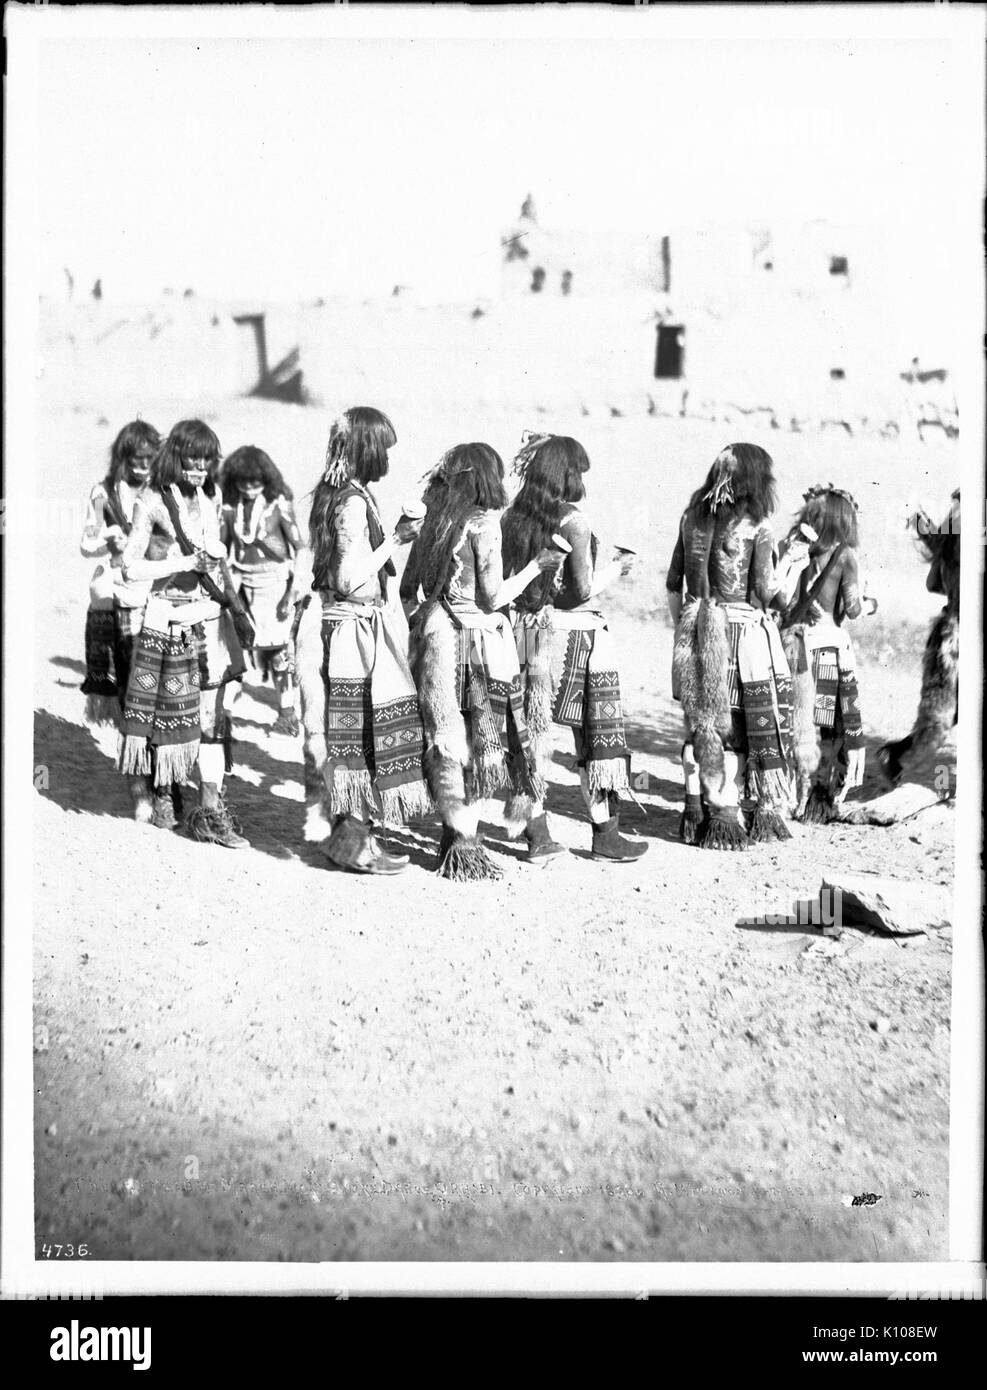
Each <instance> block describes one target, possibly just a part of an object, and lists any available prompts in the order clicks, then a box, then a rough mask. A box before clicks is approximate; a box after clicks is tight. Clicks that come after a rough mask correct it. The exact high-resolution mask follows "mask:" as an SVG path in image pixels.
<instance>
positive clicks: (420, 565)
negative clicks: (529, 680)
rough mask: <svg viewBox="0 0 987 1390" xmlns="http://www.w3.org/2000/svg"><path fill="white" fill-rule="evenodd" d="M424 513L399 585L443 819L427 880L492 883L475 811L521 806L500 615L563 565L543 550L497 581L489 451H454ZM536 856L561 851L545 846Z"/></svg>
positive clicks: (509, 665)
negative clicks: (507, 803)
mask: <svg viewBox="0 0 987 1390" xmlns="http://www.w3.org/2000/svg"><path fill="white" fill-rule="evenodd" d="M426 496H427V499H428V512H427V515H426V518H425V523H424V525H423V527H422V530H421V533H420V535H419V536H418V538H417V539H416V541H415V542H414V545H413V546H412V550H411V554H410V556H409V557H408V564H407V566H406V568H405V572H404V575H403V577H402V581H401V597H402V598H403V599H404V600H405V601H406V604H412V603H414V602H415V601H416V600H417V599H418V598H419V597H420V596H421V597H423V599H424V602H423V604H422V607H421V608H420V609H419V610H418V612H417V613H416V614H415V618H414V621H413V623H412V645H411V651H412V657H411V669H412V672H413V673H414V676H415V683H416V684H417V686H418V698H419V702H420V704H421V710H422V718H423V720H424V724H425V772H426V777H427V780H428V786H429V791H430V792H431V793H432V798H433V800H434V801H435V804H436V806H437V808H438V811H439V814H440V816H441V817H442V827H443V829H442V843H441V846H440V849H439V864H438V872H439V873H440V874H441V875H442V876H443V877H444V878H452V879H483V878H499V877H500V873H501V871H500V868H499V867H498V866H497V865H496V864H495V863H494V862H493V861H492V860H491V859H490V857H489V855H488V854H487V852H486V850H485V849H484V848H483V844H482V842H481V840H480V839H479V837H478V835H477V827H478V823H479V809H480V808H479V803H480V802H481V801H482V800H483V799H485V798H487V797H491V796H495V795H496V794H497V793H499V792H502V791H508V792H509V793H510V794H512V795H514V796H525V795H526V796H532V795H534V787H533V783H532V767H531V751H530V747H529V743H528V734H527V729H526V727H525V722H524V711H523V699H522V695H521V675H520V670H519V667H518V657H517V647H516V645H515V641H514V633H513V630H512V628H511V624H510V621H509V619H508V618H506V617H505V616H504V614H503V613H501V612H498V609H503V608H505V607H506V606H507V604H509V603H510V602H512V600H513V599H515V598H516V597H517V596H518V594H519V593H520V592H521V591H522V589H524V588H526V587H527V585H528V584H529V583H530V582H531V581H532V580H533V579H537V577H538V576H539V574H541V573H542V572H543V571H545V570H555V569H557V568H558V566H559V565H560V564H561V562H562V553H561V552H560V551H558V550H552V549H545V550H543V551H542V552H541V553H540V554H539V555H538V556H537V557H536V558H535V559H534V560H532V561H531V563H530V564H528V565H526V566H525V567H524V568H523V569H522V571H521V572H520V574H517V575H514V576H513V577H512V578H511V579H510V580H508V581H507V582H506V583H505V581H504V570H503V561H502V557H501V532H500V512H501V510H503V508H504V507H506V505H507V494H506V493H505V491H504V465H503V462H502V461H501V458H500V455H499V454H498V453H496V451H495V450H493V449H491V447H490V445H489V444H458V445H456V447H455V448H453V449H450V450H449V452H448V453H447V454H445V455H444V456H443V458H442V460H441V461H440V463H439V464H438V466H437V467H436V469H435V470H434V472H433V473H432V475H431V478H430V481H429V484H428V489H427V492H426ZM540 849H541V856H542V857H547V856H549V855H551V854H560V853H565V851H564V849H563V847H562V846H561V845H557V844H554V843H553V842H551V841H549V840H547V839H546V840H545V841H544V842H543V843H542V844H541V846H540Z"/></svg>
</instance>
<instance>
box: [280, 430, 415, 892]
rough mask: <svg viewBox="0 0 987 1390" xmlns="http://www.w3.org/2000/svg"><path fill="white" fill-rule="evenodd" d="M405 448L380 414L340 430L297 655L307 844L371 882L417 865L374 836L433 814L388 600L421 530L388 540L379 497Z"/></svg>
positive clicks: (324, 490) (318, 492) (330, 455)
mask: <svg viewBox="0 0 987 1390" xmlns="http://www.w3.org/2000/svg"><path fill="white" fill-rule="evenodd" d="M396 442H397V436H396V435H395V432H394V426H393V425H392V424H391V422H390V420H389V419H388V418H387V416H386V415H384V414H383V413H382V412H381V411H379V410H375V409H373V408H372V407H370V406H355V407H353V408H352V409H349V410H345V411H344V412H343V413H342V415H340V416H339V418H338V419H337V420H335V421H334V422H333V425H332V428H331V429H330V431H329V443H328V446H327V448H326V461H325V467H324V470H323V474H322V477H321V478H320V479H319V482H318V484H317V485H316V487H315V490H314V492H313V495H312V510H311V513H310V517H309V534H310V541H311V549H312V588H313V590H314V591H315V592H316V593H317V594H318V596H319V599H320V609H319V610H317V611H316V613H315V615H314V616H312V615H310V614H306V615H305V616H304V617H303V618H302V620H301V624H300V627H299V629H298V640H297V645H296V658H297V663H298V678H299V688H300V692H301V700H302V723H303V725H304V740H305V744H304V750H305V782H306V793H307V799H308V814H307V821H306V835H307V837H308V838H309V839H319V840H324V850H325V854H326V857H327V858H328V859H329V860H330V861H331V862H332V863H333V864H335V865H337V867H339V868H343V869H349V870H352V871H354V872H357V873H370V874H393V873H399V872H400V871H401V870H402V869H404V868H405V867H406V866H407V864H408V856H407V855H400V854H392V853H388V851H387V850H385V849H384V848H383V846H382V845H381V843H380V836H379V834H378V833H375V832H374V829H373V826H374V825H375V824H376V825H378V826H379V825H380V823H381V822H388V823H392V824H393V823H403V822H404V821H405V820H407V819H409V818H411V817H414V816H416V815H421V814H423V813H425V812H427V811H428V810H429V809H430V807H431V800H430V798H429V795H428V789H427V787H426V785H425V781H424V775H423V767H422V755H423V744H422V721H421V713H420V711H419V707H418V696H417V694H416V692H415V684H414V681H413V679H412V676H411V672H410V670H409V668H408V656H407V649H408V629H407V624H406V622H405V620H404V615H403V613H402V612H401V609H400V606H397V607H395V605H394V604H393V603H392V602H391V593H390V589H391V585H392V582H393V581H394V580H395V579H396V574H397V571H396V569H395V566H394V561H393V558H392V556H393V554H394V551H395V550H396V549H397V548H398V547H400V546H402V545H408V544H410V542H411V541H412V540H413V539H414V537H415V535H416V534H417V532H418V529H419V525H420V523H418V522H414V521H410V520H402V521H401V522H399V524H398V526H397V528H396V529H395V531H394V532H393V533H392V534H391V535H387V534H385V531H384V526H383V522H382V521H381V517H380V510H379V508H378V505H377V500H376V498H375V496H374V494H373V491H372V486H373V484H374V483H376V482H378V481H379V480H380V479H381V478H382V477H383V476H384V475H385V473H386V472H387V469H388V457H387V455H388V450H389V449H391V448H392V447H393V446H394V444H395V443H396ZM312 607H313V608H315V605H312ZM320 619H321V624H320V622H319V620H320Z"/></svg>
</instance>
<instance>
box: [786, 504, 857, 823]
mask: <svg viewBox="0 0 987 1390" xmlns="http://www.w3.org/2000/svg"><path fill="white" fill-rule="evenodd" d="M804 498H805V505H804V506H803V507H802V509H801V511H800V512H799V514H798V516H797V517H796V518H795V521H794V523H793V525H792V528H791V530H790V531H789V534H788V536H787V537H786V538H785V540H784V541H783V542H782V545H781V547H780V550H781V557H782V560H784V558H785V556H786V554H787V553H788V552H789V551H790V549H791V547H792V546H793V545H797V544H798V543H799V540H800V538H801V537H802V536H805V535H806V534H809V535H813V536H815V539H814V540H813V541H812V542H811V544H810V546H809V550H808V561H809V563H808V564H807V565H806V566H805V568H804V569H803V570H802V572H801V575H800V578H799V582H798V585H797V586H796V590H795V593H794V595H793V597H792V600H791V602H790V603H789V605H788V608H787V609H786V611H785V616H784V618H783V620H782V641H783V644H784V647H785V652H786V655H787V656H788V662H789V666H790V667H791V672H792V688H793V734H794V755H795V767H794V773H795V780H796V810H795V816H796V819H798V820H805V821H817V822H818V821H823V822H824V821H828V820H831V819H832V818H833V814H834V810H835V807H836V806H837V805H838V804H839V803H840V802H841V801H842V800H843V799H844V797H845V796H846V794H847V792H849V791H850V790H851V789H852V788H853V787H859V786H860V785H861V783H862V782H863V779H864V758H865V750H864V734H863V727H862V721H861V711H860V696H859V692H858V688H857V677H856V670H857V662H856V657H855V655H854V650H853V642H852V641H851V638H850V634H849V632H848V631H847V629H846V627H845V626H844V622H845V620H847V619H850V620H852V619H854V618H857V617H859V616H860V615H861V614H862V613H863V612H864V601H863V598H862V595H861V592H860V576H859V567H858V562H857V549H858V546H859V543H860V542H859V534H858V520H857V513H858V507H857V504H856V502H855V501H854V499H853V497H852V496H851V495H850V493H849V492H847V491H846V490H845V489H843V488H837V487H834V486H833V485H832V484H829V485H828V486H817V487H813V488H810V489H809V491H808V492H806V493H805V494H804Z"/></svg>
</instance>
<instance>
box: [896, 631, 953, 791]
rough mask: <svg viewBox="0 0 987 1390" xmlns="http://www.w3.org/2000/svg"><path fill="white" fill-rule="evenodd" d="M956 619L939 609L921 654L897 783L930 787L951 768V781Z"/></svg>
mask: <svg viewBox="0 0 987 1390" xmlns="http://www.w3.org/2000/svg"><path fill="white" fill-rule="evenodd" d="M959 669H960V620H959V616H958V614H955V613H951V612H950V611H949V609H948V608H945V609H943V611H942V612H941V613H940V614H939V617H938V618H937V619H936V620H935V622H934V623H933V624H932V628H931V630H930V632H929V637H928V641H927V642H926V644H925V651H924V653H923V655H922V690H921V694H920V695H919V704H918V715H917V717H916V720H915V726H914V728H913V729H912V733H911V747H910V748H909V749H908V751H907V753H905V755H904V756H903V757H902V759H901V780H902V781H904V782H918V783H919V784H920V785H922V786H932V785H933V784H935V783H936V782H937V780H941V776H942V768H943V767H944V766H950V767H952V769H953V778H952V779H951V786H950V790H952V784H953V782H954V780H955V762H956V752H955V744H954V738H955V729H954V726H955V724H956V711H957V701H958V694H959Z"/></svg>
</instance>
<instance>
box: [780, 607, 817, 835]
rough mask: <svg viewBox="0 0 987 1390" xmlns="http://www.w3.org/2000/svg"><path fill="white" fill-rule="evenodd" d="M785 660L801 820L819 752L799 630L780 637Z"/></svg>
mask: <svg viewBox="0 0 987 1390" xmlns="http://www.w3.org/2000/svg"><path fill="white" fill-rule="evenodd" d="M781 642H782V646H783V647H784V649H785V656H786V657H787V658H788V665H789V669H790V670H791V673H792V751H793V757H794V781H795V818H796V820H802V819H803V817H804V815H805V808H806V805H807V803H808V800H809V796H810V794H811V790H812V781H813V778H814V777H815V775H816V772H817V770H818V768H819V760H820V757H821V750H820V744H819V732H818V730H817V728H816V721H815V703H816V692H815V684H814V682H813V679H812V665H811V662H808V661H805V665H806V667H807V669H806V670H804V671H802V670H800V669H799V667H800V665H801V664H802V663H803V661H804V660H805V649H804V648H803V646H802V639H801V636H800V630H799V628H798V627H795V628H789V629H787V630H786V631H785V632H783V633H782V635H781Z"/></svg>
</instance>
